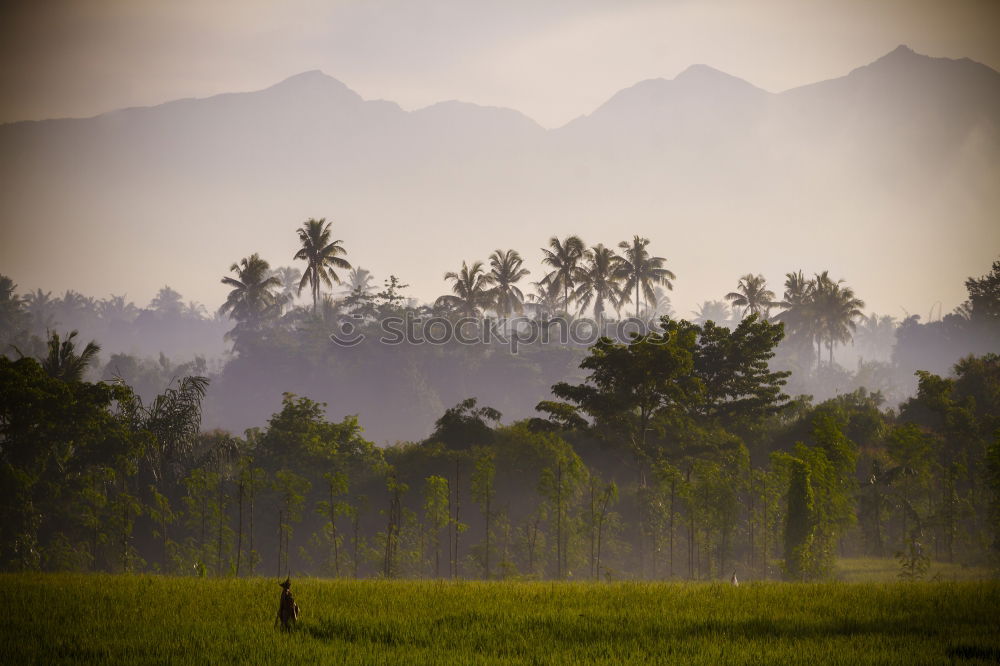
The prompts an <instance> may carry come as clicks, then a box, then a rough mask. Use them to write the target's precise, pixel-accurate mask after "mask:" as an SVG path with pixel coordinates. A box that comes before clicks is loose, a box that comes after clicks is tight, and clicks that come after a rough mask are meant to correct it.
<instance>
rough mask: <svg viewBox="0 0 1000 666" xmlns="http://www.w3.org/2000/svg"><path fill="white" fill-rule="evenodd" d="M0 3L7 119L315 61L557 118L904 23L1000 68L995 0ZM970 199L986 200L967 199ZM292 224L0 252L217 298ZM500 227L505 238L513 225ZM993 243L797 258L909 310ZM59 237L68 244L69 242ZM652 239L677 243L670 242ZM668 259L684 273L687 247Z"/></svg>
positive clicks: (254, 85)
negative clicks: (58, 254)
mask: <svg viewBox="0 0 1000 666" xmlns="http://www.w3.org/2000/svg"><path fill="white" fill-rule="evenodd" d="M0 7H2V8H0V122H10V121H15V120H22V119H41V118H52V117H67V116H75V117H79V116H89V115H95V114H98V113H102V112H105V111H109V110H113V109H118V108H122V107H127V106H137V105H154V104H158V103H161V102H165V101H168V100H173V99H178V98H184V97H207V96H211V95H213V94H217V93H223V92H234V91H247V90H259V89H263V88H266V87H268V86H271V85H273V84H274V83H276V82H278V81H280V80H283V79H285V78H287V77H289V76H292V75H294V74H297V73H300V72H303V71H306V70H313V69H321V70H323V71H324V72H326V73H327V74H329V75H331V76H333V77H336V78H337V79H339V80H341V81H343V82H344V83H345V84H347V85H348V86H349V87H350V88H352V89H353V90H355V91H357V92H358V93H360V94H361V95H362V96H363V97H365V98H366V99H378V98H383V99H389V100H392V101H395V102H397V103H399V104H400V105H402V106H403V107H404V108H406V109H411V110H412V109H415V108H420V107H423V106H427V105H430V104H433V103H435V102H439V101H443V100H449V99H459V100H464V101H469V102H476V103H479V104H483V105H496V106H505V107H509V108H513V109H517V110H519V111H521V112H523V113H525V114H527V115H528V116H530V117H532V118H534V119H535V120H537V121H538V122H539V123H540V124H542V125H543V126H545V127H556V126H560V125H562V124H564V123H566V122H568V121H569V120H571V119H573V118H575V117H577V116H579V115H581V114H586V113H590V112H591V111H592V110H593V109H594V108H595V107H597V106H598V105H600V104H601V103H603V102H604V101H606V100H607V99H608V98H609V97H611V96H612V95H613V94H614V93H615V92H617V91H619V90H621V89H623V88H626V87H628V86H631V85H632V84H634V83H636V82H637V81H640V80H643V79H647V78H653V77H664V78H673V77H674V76H675V75H677V74H678V73H679V72H681V71H682V70H684V69H686V68H687V67H688V66H690V65H692V64H695V63H705V64H708V65H711V66H713V67H715V68H717V69H720V70H722V71H725V72H728V73H730V74H732V75H735V76H738V77H741V78H743V79H745V80H747V81H749V82H751V83H753V84H754V85H756V86H759V87H761V88H764V89H766V90H769V91H772V92H778V91H782V90H786V89H788V88H792V87H796V86H799V85H803V84H808V83H813V82H816V81H820V80H823V79H827V78H834V77H840V76H843V75H845V74H846V73H847V72H849V71H850V70H851V69H853V68H855V67H859V66H862V65H865V64H868V63H870V62H872V61H874V60H876V59H877V58H879V57H881V56H883V55H885V54H886V53H888V52H890V51H892V50H893V49H894V48H895V47H896V46H897V45H899V44H903V43H905V44H908V45H909V46H910V47H911V48H913V49H914V50H915V51H917V52H918V53H922V54H927V55H930V56H935V57H950V58H961V57H968V58H971V59H973V60H976V61H979V62H982V63H985V64H986V65H988V66H990V67H992V68H994V69H998V70H1000V39H997V35H1000V0H981V1H976V0H950V1H948V2H931V1H927V0H767V1H763V2H756V1H754V2H751V1H748V0H718V1H697V0H665V1H661V2H653V1H646V0H614V1H605V2H599V1H597V0H553V1H542V0H366V1H360V0H326V1H320V0H284V1H280V2H279V1H277V0H275V1H271V2H265V1H263V0H44V1H38V0H36V1H32V2H25V1H23V0H14V2H6V3H3V4H2V5H0ZM984 177H985V176H984ZM279 194H280V193H279ZM283 194H284V196H288V197H292V196H294V194H293V193H291V192H288V193H283ZM715 203H717V202H706V205H708V207H709V208H711V207H712V206H711V205H714V204H715ZM723 203H725V202H723ZM299 204H300V205H301V206H302V207H303V210H298V209H293V208H290V207H289V206H288V205H285V207H284V208H282V209H281V210H275V211H272V212H273V216H274V219H283V220H287V224H288V225H289V229H291V228H292V227H294V226H297V225H298V224H299V223H300V222H301V221H302V220H303V219H304V218H305V217H306V216H316V217H319V216H329V217H331V218H333V219H336V220H338V224H339V223H340V220H341V219H342V217H343V215H342V212H343V211H342V210H341V209H339V208H337V207H336V206H332V207H322V206H316V205H315V202H313V201H306V202H299ZM710 204H711V205H710ZM246 205H248V206H252V207H254V208H255V211H256V209H258V208H260V201H259V197H257V198H254V197H249V198H248V202H247V204H246ZM976 205H984V204H982V202H977V201H972V202H970V206H973V207H974V206H976ZM751 212H752V211H751ZM876 212H877V211H876ZM256 213H258V214H259V211H256ZM744 213H746V211H741V212H740V214H744ZM756 213H757V214H761V215H763V214H765V211H756ZM70 217H72V216H70ZM28 218H30V216H28ZM33 223H34V221H32V222H30V223H29V222H25V223H24V224H22V225H21V227H22V231H23V232H24V233H25V234H27V235H28V236H26V237H29V236H30V234H29V231H30V229H28V228H27V227H26V226H25V225H28V224H33ZM115 223H116V224H120V225H124V224H125V222H124V221H122V220H118V221H115ZM2 224H4V222H3V220H0V225H2ZM55 224H58V222H55ZM66 224H67V226H68V225H70V224H72V221H71V220H70V221H67V222H66ZM564 226H565V228H563V227H552V228H545V229H540V230H538V233H537V234H536V236H537V240H536V241H535V242H536V243H537V245H536V248H537V247H540V246H541V245H542V244H544V242H545V239H546V238H548V236H549V235H551V234H560V235H566V234H567V233H573V232H577V229H576V228H571V226H572V225H571V221H569V220H566V221H565V224H564ZM13 227H14V225H13V224H11V226H9V227H7V228H0V249H2V246H3V245H7V243H4V236H7V237H8V239H9V238H10V237H12V236H13V234H12V229H13ZM625 227H627V229H625V231H620V230H617V229H616V231H615V236H616V237H617V238H616V237H608V238H601V239H596V240H601V241H603V242H606V243H613V242H615V241H616V240H617V239H618V238H620V237H627V236H628V235H629V234H631V233H633V232H634V231H637V229H633V228H632V227H631V226H628V225H624V226H623V229H624V228H625ZM220 229H221V227H220ZM78 231H80V232H81V233H82V232H83V231H84V230H78ZM215 231H218V233H221V230H215ZM654 231H656V229H653V230H651V231H646V232H644V233H646V234H648V235H650V236H651V237H652V238H653V240H654V241H657V240H658V239H660V238H663V237H664V236H666V234H667V232H666V231H659V233H653V232H654ZM359 233H360V232H359ZM369 236H370V234H369ZM992 237H993V238H995V237H996V236H995V235H994V236H992ZM282 238H283V239H284V240H283V241H282V242H283V243H285V245H277V244H275V242H273V240H270V237H268V236H266V235H260V234H258V235H253V234H249V235H248V237H247V238H246V239H245V240H246V244H247V247H246V248H243V247H240V246H233V247H227V248H226V250H225V257H226V258H225V260H222V259H219V258H218V257H212V259H211V262H208V260H207V259H206V263H205V266H202V267H200V268H198V267H195V266H192V270H190V271H178V270H176V267H174V266H169V267H168V268H164V267H163V266H156V267H154V268H155V270H153V271H151V272H152V273H154V274H153V275H147V276H145V277H144V278H143V280H142V281H140V280H139V277H140V276H138V275H125V276H124V279H123V276H122V275H118V274H111V273H104V272H101V271H97V270H94V269H92V268H86V265H87V264H86V262H84V260H83V259H78V260H77V261H79V262H80V266H79V267H77V268H76V269H75V272H74V270H73V268H72V266H70V268H63V270H62V271H60V269H58V268H55V270H53V268H54V267H49V266H45V267H42V266H41V265H40V264H42V263H44V261H36V260H34V259H32V260H31V261H29V260H28V259H27V258H28V257H42V256H45V257H47V258H48V259H49V260H50V261H52V263H53V264H54V265H56V266H64V267H65V266H69V265H70V264H60V263H59V262H58V261H54V260H52V258H51V255H50V253H49V248H46V247H45V245H44V243H41V242H38V241H37V239H36V241H35V247H31V248H28V247H16V246H15V244H14V243H9V245H8V251H9V254H8V255H7V257H8V261H6V262H4V263H7V264H14V263H16V262H15V261H14V260H13V259H14V256H15V253H16V254H17V255H19V258H20V259H21V260H22V261H25V262H28V263H29V264H30V266H31V267H32V269H31V271H34V272H31V271H27V270H21V271H20V272H17V271H15V270H14V269H15V268H16V267H14V266H8V267H7V269H6V271H9V272H10V273H11V275H12V277H13V278H14V279H15V281H16V282H18V283H19V285H20V286H21V288H22V289H29V288H35V287H43V288H44V289H47V290H53V291H54V292H56V293H59V292H62V291H63V290H65V289H67V288H71V287H73V288H77V289H80V290H82V291H84V292H86V293H88V294H89V295H93V296H97V297H102V296H104V295H106V294H107V293H110V292H115V293H119V291H122V290H124V289H125V287H124V286H122V285H128V294H129V296H130V297H131V298H133V299H135V301H136V302H137V303H139V304H140V305H145V304H146V303H148V302H149V299H150V298H151V297H152V296H153V294H154V293H155V285H162V284H165V283H166V284H171V285H172V286H175V287H177V288H179V290H180V291H181V292H182V293H183V294H184V295H185V297H186V298H189V299H195V300H201V301H204V302H205V303H206V305H208V306H209V308H214V307H216V306H217V305H218V304H219V303H220V302H221V301H222V299H223V298H224V288H223V287H222V286H221V285H220V284H219V282H218V278H219V275H220V274H221V273H222V272H223V270H224V268H225V266H227V265H228V263H229V262H230V261H231V260H232V259H235V258H237V257H240V256H244V255H245V254H248V253H249V252H251V251H256V250H260V251H262V252H263V253H264V254H266V255H267V256H268V257H272V258H273V257H286V256H287V257H290V256H291V255H292V253H293V252H294V249H295V238H294V235H293V234H291V233H290V231H289V232H287V233H284V236H282ZM922 238H924V237H923V236H922V235H921V234H920V233H915V234H912V235H911V236H910V237H908V239H909V242H910V243H911V244H913V246H914V247H913V252H914V253H915V254H914V255H913V256H924V255H926V254H929V253H931V254H932V253H934V252H936V251H938V250H939V249H940V248H938V247H937V246H936V245H935V244H934V243H927V242H923V244H921V243H922V241H921V239H922ZM345 240H346V241H347V242H348V247H349V248H351V249H352V250H354V249H356V250H357V252H356V253H355V254H354V255H353V256H352V261H356V262H360V263H361V264H362V265H364V266H366V267H370V268H373V269H374V270H375V273H376V275H377V277H378V278H379V279H381V278H383V277H384V274H385V273H386V272H387V271H388V270H390V268H391V269H392V270H398V271H400V274H401V275H403V276H411V275H413V274H414V273H416V272H417V271H416V270H415V269H414V268H413V267H412V266H407V265H405V262H404V263H398V264H391V263H388V262H387V263H386V266H377V265H370V263H371V262H372V261H374V259H373V257H375V256H376V255H377V254H378V252H377V247H375V248H367V247H366V246H364V245H363V242H369V243H370V244H374V245H375V246H378V244H379V243H381V240H380V239H379V238H377V237H376V238H368V239H367V241H366V240H365V238H361V239H358V238H355V237H352V236H345ZM587 240H588V241H591V240H595V239H591V238H587ZM497 243H498V245H497V246H499V244H501V243H502V244H504V246H505V247H506V246H507V245H506V244H507V243H513V241H512V240H506V239H505V240H502V241H497ZM989 245H990V243H989V242H985V243H984V242H979V244H978V246H977V247H976V248H975V252H977V253H978V254H976V255H975V256H974V257H973V256H972V255H971V254H970V253H971V252H973V250H969V249H967V248H966V249H963V250H955V251H953V252H952V255H950V261H951V262H952V270H951V272H950V273H949V274H948V279H947V281H946V285H945V286H942V287H939V289H940V291H938V292H929V291H927V290H921V289H920V288H918V287H912V289H911V292H912V293H913V294H916V295H915V296H914V295H911V296H905V295H900V294H901V290H902V288H901V287H899V285H898V284H897V283H896V282H892V281H889V282H886V283H885V284H882V282H881V275H880V276H879V280H871V279H869V280H868V281H867V282H861V281H860V279H859V278H856V277H855V276H856V275H858V273H861V272H862V270H860V269H866V270H867V271H868V272H869V273H872V272H878V271H879V270H883V269H882V268H877V266H878V260H877V259H874V258H872V257H869V256H866V255H863V254H860V253H858V252H851V253H848V254H844V255H843V256H840V255H838V256H831V257H822V260H821V261H820V260H817V261H816V262H815V266H813V265H807V266H805V267H806V268H807V271H808V270H821V269H822V268H826V267H829V268H831V269H832V270H833V271H834V273H835V274H836V275H838V276H840V275H843V276H844V277H845V278H847V279H848V280H849V281H850V282H852V284H854V286H855V287H856V288H857V289H858V290H859V292H863V293H864V295H865V298H866V299H869V309H877V310H878V311H889V310H891V311H892V312H893V313H894V314H896V315H900V314H901V313H902V310H901V307H904V306H905V307H911V308H920V309H921V311H923V308H925V307H926V306H927V303H932V302H938V301H940V302H941V306H943V310H944V311H945V312H947V311H949V310H951V309H952V308H954V307H955V306H956V305H958V304H959V302H960V301H961V299H962V298H964V289H963V288H962V285H961V281H962V280H964V278H965V277H967V276H969V275H981V274H982V273H985V272H986V271H987V270H988V269H989V260H990V258H991V257H995V256H996V253H997V250H1000V248H990V247H988V246H989ZM659 247H663V246H658V248H659ZM519 248H520V249H521V251H522V252H523V253H524V254H525V256H526V258H527V259H528V260H529V262H531V264H532V266H531V267H532V269H533V270H536V271H537V269H539V268H540V267H539V266H538V265H537V264H536V262H537V259H538V257H537V256H536V255H537V252H533V251H532V250H531V249H530V248H531V246H530V245H527V244H524V245H522V246H519ZM366 249H367V250H368V251H367V252H365V251H364V250H366ZM791 249H794V250H795V251H796V252H799V253H800V254H801V253H802V252H803V251H804V250H805V249H812V250H816V251H819V250H821V249H823V245H822V243H816V242H810V243H809V248H802V247H796V248H791ZM870 249H871V251H872V252H876V253H877V252H878V251H880V248H878V247H876V246H872V247H871V248H870ZM480 250H482V252H480ZM64 251H65V252H67V253H70V254H72V252H73V248H64ZM900 251H902V250H900ZM475 252H479V256H480V258H482V256H485V253H487V252H488V249H485V248H479V249H476V248H470V247H468V246H465V245H463V246H462V247H456V248H454V250H453V251H452V250H451V249H450V248H449V254H448V256H449V259H448V263H445V264H440V265H437V264H436V265H435V267H434V271H433V273H434V280H433V283H430V282H428V283H427V285H424V286H423V288H422V289H417V288H416V286H415V287H414V291H415V293H414V295H416V296H418V297H420V298H422V299H424V300H427V299H430V298H433V296H434V295H436V293H440V291H441V290H442V289H443V288H444V284H443V282H442V281H441V280H440V279H439V278H438V277H437V276H438V275H440V271H443V270H445V269H453V268H457V267H458V265H459V262H460V261H461V260H462V259H466V258H469V257H471V256H472V254H473V253H475ZM657 252H658V253H660V252H663V253H666V254H667V255H668V261H670V262H674V261H679V260H678V259H677V258H676V257H677V255H678V254H679V251H678V250H674V249H672V250H671V251H669V252H668V251H666V250H660V249H657ZM160 254H163V253H160ZM958 254H960V255H961V256H953V255H958ZM20 255H23V256H20ZM529 255H531V256H530V258H529ZM156 258H157V260H159V261H161V262H167V260H166V259H164V258H163V257H159V256H158V255H157V257H156ZM761 262H762V263H761V264H760V265H759V266H736V265H728V264H727V265H725V266H715V267H714V268H713V270H714V271H715V273H718V274H720V275H721V274H725V275H726V276H729V277H726V282H725V284H721V283H720V284H714V283H712V284H709V283H707V282H705V280H702V281H698V280H695V279H693V278H692V280H691V281H690V282H689V284H690V287H689V291H688V292H687V293H686V294H679V293H677V294H676V299H675V307H676V309H677V310H678V311H679V312H680V314H682V315H687V314H688V313H689V311H690V309H691V308H692V307H694V304H695V303H699V302H701V301H702V300H704V299H706V298H718V297H719V296H720V295H721V294H722V293H725V290H727V289H731V288H733V287H735V277H734V276H737V275H739V274H742V273H743V272H746V271H747V270H754V271H757V270H761V271H765V272H766V271H770V272H768V273H767V277H768V279H769V280H771V282H772V288H774V289H776V290H779V291H780V287H779V286H778V285H779V284H780V281H781V279H782V278H781V276H782V274H783V272H784V271H786V270H790V269H791V268H794V267H795V266H797V265H798V264H797V263H792V264H790V265H788V264H787V262H786V263H783V264H782V265H781V266H777V265H773V266H772V265H768V264H767V263H766V262H763V259H762V260H761ZM277 263H279V264H280V263H287V262H282V261H278V262H277ZM672 265H673V266H674V267H675V268H677V269H679V270H678V272H679V273H682V274H684V275H685V277H686V272H685V271H684V266H683V265H681V264H672ZM206 266H208V267H207V268H206ZM387 266H389V267H390V268H387ZM955 266H959V267H960V268H955ZM702 268H704V267H702ZM890 269H894V268H893V267H892V266H887V267H885V268H884V270H885V271H888V270H890ZM706 270H707V269H706ZM0 271H5V268H4V266H2V265H0ZM63 271H65V272H63ZM534 275H535V277H537V276H538V273H537V272H536V273H535V274H534ZM956 276H958V277H956ZM414 279H415V280H416V278H414ZM856 279H857V282H855V280H856ZM926 279H927V281H928V282H935V283H938V282H941V280H938V279H937V278H932V277H927V278H926ZM183 280H187V282H186V283H183V284H182V281H183ZM98 285H99V286H98ZM428 285H429V286H428ZM935 288H938V287H935ZM904 296H905V298H904Z"/></svg>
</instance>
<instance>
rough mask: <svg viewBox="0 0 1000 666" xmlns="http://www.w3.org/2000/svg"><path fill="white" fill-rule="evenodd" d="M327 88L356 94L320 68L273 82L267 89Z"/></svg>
mask: <svg viewBox="0 0 1000 666" xmlns="http://www.w3.org/2000/svg"><path fill="white" fill-rule="evenodd" d="M275 89H281V90H286V89H287V90H329V91H338V92H341V93H349V94H350V95H352V96H357V93H355V92H354V91H353V90H351V89H350V88H348V87H347V86H346V85H344V84H343V83H342V82H341V81H339V80H337V79H335V78H333V77H332V76H330V75H329V74H324V73H323V72H322V71H321V70H318V69H311V70H309V71H307V72H301V73H299V74H295V75H293V76H289V77H288V78H287V79H285V80H284V81H281V82H279V83H276V84H274V85H273V86H271V87H270V88H269V90H275Z"/></svg>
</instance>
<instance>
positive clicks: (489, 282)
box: [434, 261, 494, 317]
mask: <svg viewBox="0 0 1000 666" xmlns="http://www.w3.org/2000/svg"><path fill="white" fill-rule="evenodd" d="M444 279H445V280H451V281H452V282H453V284H452V287H451V290H452V292H453V294H446V295H444V296H440V297H438V299H437V301H435V302H434V305H435V307H445V308H450V309H453V310H456V311H457V312H459V313H461V314H462V315H464V316H466V317H478V316H480V315H481V314H482V313H483V311H484V310H487V309H489V308H490V307H492V305H493V293H492V287H493V285H494V279H493V277H492V276H491V275H489V274H488V273H486V271H485V269H484V268H483V262H481V261H476V262H473V264H472V266H469V265H468V264H466V263H465V262H464V261H463V262H462V269H461V270H460V271H459V272H457V273H455V272H454V271H449V272H447V273H445V274H444Z"/></svg>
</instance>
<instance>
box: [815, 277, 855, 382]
mask: <svg viewBox="0 0 1000 666" xmlns="http://www.w3.org/2000/svg"><path fill="white" fill-rule="evenodd" d="M842 282H843V280H837V282H835V283H833V286H832V288H831V289H830V290H829V291H828V292H826V293H825V294H824V296H825V298H823V299H822V300H820V301H819V302H818V306H819V312H820V315H821V321H822V322H823V329H824V333H825V337H826V344H827V348H828V349H829V351H830V365H831V366H832V365H833V348H834V347H835V346H836V345H837V344H846V343H848V342H851V340H853V339H854V331H855V330H856V329H857V324H856V323H855V322H856V320H857V319H860V318H862V317H864V316H865V313H864V312H862V310H861V308H863V307H865V302H864V301H863V300H861V299H860V298H858V297H857V296H855V294H854V290H853V289H851V288H850V287H841V286H840V284H841V283H842ZM820 293H821V294H822V293H823V292H820Z"/></svg>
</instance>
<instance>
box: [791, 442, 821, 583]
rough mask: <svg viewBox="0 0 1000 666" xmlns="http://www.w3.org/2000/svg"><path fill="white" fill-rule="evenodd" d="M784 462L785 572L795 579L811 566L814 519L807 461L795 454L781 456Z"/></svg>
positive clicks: (810, 571) (811, 570) (800, 577)
mask: <svg viewBox="0 0 1000 666" xmlns="http://www.w3.org/2000/svg"><path fill="white" fill-rule="evenodd" d="M784 462H785V464H787V466H788V477H789V478H788V496H787V506H788V509H787V512H786V514H785V573H786V575H787V576H788V577H789V578H791V579H793V580H798V579H802V578H806V577H808V576H810V574H811V573H812V572H813V570H814V565H813V561H812V554H813V553H812V551H813V548H812V542H813V539H814V536H815V529H816V523H817V517H816V505H815V500H814V497H813V488H812V479H811V478H810V476H811V475H810V470H809V465H808V464H807V463H806V462H805V461H803V460H800V459H799V458H793V457H790V456H789V457H788V458H786V459H785V461H784Z"/></svg>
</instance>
